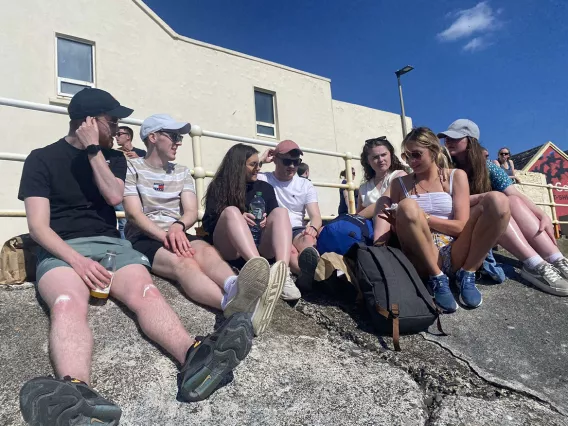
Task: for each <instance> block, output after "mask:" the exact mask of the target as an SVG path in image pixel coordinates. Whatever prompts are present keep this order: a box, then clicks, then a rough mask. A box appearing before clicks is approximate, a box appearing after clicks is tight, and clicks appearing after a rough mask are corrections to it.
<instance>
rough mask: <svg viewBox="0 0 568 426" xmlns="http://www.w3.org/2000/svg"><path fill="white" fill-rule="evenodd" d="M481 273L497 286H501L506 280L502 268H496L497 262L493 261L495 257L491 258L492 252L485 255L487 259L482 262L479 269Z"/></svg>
mask: <svg viewBox="0 0 568 426" xmlns="http://www.w3.org/2000/svg"><path fill="white" fill-rule="evenodd" d="M481 273H482V274H483V275H488V276H489V277H490V278H491V279H492V280H493V281H495V282H496V283H498V284H501V283H502V282H503V281H505V280H506V279H507V278H506V277H505V271H503V268H501V267H500V266H497V261H496V260H495V257H493V250H489V253H487V257H486V258H485V260H484V261H483V266H482V267H481Z"/></svg>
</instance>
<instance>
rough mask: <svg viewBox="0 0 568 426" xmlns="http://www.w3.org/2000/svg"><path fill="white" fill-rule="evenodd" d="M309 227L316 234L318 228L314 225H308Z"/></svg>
mask: <svg viewBox="0 0 568 426" xmlns="http://www.w3.org/2000/svg"><path fill="white" fill-rule="evenodd" d="M310 228H312V229H313V230H314V231H316V234H317V233H318V232H319V229H318V228H316V227H315V226H314V225H310Z"/></svg>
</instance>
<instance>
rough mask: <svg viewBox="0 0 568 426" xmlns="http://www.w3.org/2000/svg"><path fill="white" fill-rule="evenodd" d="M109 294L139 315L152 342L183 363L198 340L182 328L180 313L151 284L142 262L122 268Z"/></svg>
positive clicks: (139, 320) (114, 279)
mask: <svg viewBox="0 0 568 426" xmlns="http://www.w3.org/2000/svg"><path fill="white" fill-rule="evenodd" d="M110 294H111V295H112V296H113V297H116V298H117V299H118V300H120V301H121V302H122V303H124V304H125V305H126V306H127V307H128V308H129V309H130V310H132V311H133V312H134V313H135V314H136V317H137V318H138V323H139V324H140V328H141V329H142V331H143V332H144V334H146V336H148V337H149V338H150V339H151V340H152V341H154V342H156V343H157V344H158V345H160V346H161V347H162V348H164V349H165V350H166V351H167V352H169V353H170V354H172V355H173V356H174V357H175V358H176V359H177V360H178V361H179V362H180V363H183V362H184V361H185V355H186V353H187V350H188V349H189V347H190V345H192V344H193V342H194V341H195V340H194V339H193V338H192V337H191V336H190V335H189V334H188V333H187V331H185V329H184V328H183V325H182V324H181V321H180V320H179V318H178V316H177V315H176V314H175V312H174V311H173V310H172V308H171V307H170V306H169V305H168V303H167V302H166V300H165V299H164V298H163V296H162V294H161V293H160V291H159V290H158V289H157V288H156V287H155V286H154V284H153V283H152V277H150V274H149V273H148V271H146V268H144V267H143V266H142V265H128V266H125V267H124V268H121V269H119V270H118V271H117V272H116V273H115V274H114V278H113V283H112V287H111V289H110Z"/></svg>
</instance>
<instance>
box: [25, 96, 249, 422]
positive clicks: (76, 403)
mask: <svg viewBox="0 0 568 426" xmlns="http://www.w3.org/2000/svg"><path fill="white" fill-rule="evenodd" d="M68 111H69V118H70V122H69V133H68V135H67V136H65V137H63V138H61V139H60V140H59V141H57V142H55V143H53V144H50V145H48V146H45V147H43V148H39V149H36V150H33V151H32V152H31V153H30V155H29V156H28V157H27V159H26V161H25V163H24V170H23V172H22V178H21V182H20V189H19V193H18V198H19V199H20V200H23V201H24V204H25V208H26V213H27V220H28V227H29V230H30V235H31V236H32V238H33V239H34V240H35V241H36V242H37V243H38V244H39V246H40V248H39V250H38V252H37V258H38V263H37V268H36V278H37V291H38V294H39V297H41V299H42V300H43V301H44V302H45V303H46V304H47V306H48V308H49V316H50V333H49V355H50V356H51V361H52V364H53V367H54V370H55V374H56V377H37V378H34V379H31V380H29V381H28V382H26V383H25V384H24V385H23V387H22V389H21V390H20V409H21V411H22V416H23V418H24V420H25V421H26V423H28V424H33V425H39V424H42V425H43V424H49V425H55V424H69V421H70V420H69V419H75V420H77V421H78V422H80V423H83V424H118V422H119V420H120V417H121V413H122V412H121V409H120V407H119V406H117V405H116V404H114V403H112V402H111V401H109V400H107V399H105V398H103V397H102V396H101V395H100V394H99V393H97V392H96V391H95V390H93V389H92V388H91V387H90V385H89V383H90V379H91V363H92V353H93V334H92V332H91V328H90V327H89V321H88V318H87V315H88V312H89V297H90V291H92V290H96V289H103V288H107V287H108V286H110V285H111V283H112V286H111V287H110V289H109V291H110V297H112V298H115V299H117V300H118V301H120V302H121V303H122V304H124V306H125V307H126V308H128V309H129V310H130V311H131V312H132V314H133V318H135V319H136V321H137V323H138V325H139V327H140V330H141V331H142V332H143V333H144V334H145V335H146V336H147V337H148V339H149V340H151V341H153V342H155V343H156V344H157V345H159V346H160V347H161V348H163V350H164V351H165V352H167V353H169V354H170V355H171V356H172V357H173V358H175V359H176V360H177V362H178V363H179V365H180V366H181V369H180V373H179V376H178V387H179V393H180V398H181V399H183V400H186V401H198V400H202V399H205V398H207V397H208V396H209V395H210V394H211V393H212V392H213V391H214V390H215V389H216V388H217V386H218V384H219V383H220V381H221V380H222V379H223V378H224V377H225V376H226V375H227V374H228V373H229V372H230V371H231V370H232V369H233V368H234V367H235V366H236V365H237V364H238V363H239V362H240V361H241V360H242V359H244V357H245V356H246V355H247V354H248V352H249V351H250V349H251V347H252V337H253V329H252V324H251V321H250V314H241V313H239V314H235V315H234V316H232V317H231V318H230V319H228V320H227V322H225V324H223V325H222V326H221V327H220V328H218V329H217V331H215V332H213V333H212V334H210V335H209V336H206V337H205V338H203V339H199V338H194V337H192V336H190V335H189V333H188V332H187V331H186V330H185V328H184V326H183V325H182V323H181V321H180V319H179V317H178V316H177V315H176V313H175V312H174V311H173V310H172V308H171V307H170V306H169V305H168V303H167V302H166V300H165V299H164V297H163V296H162V295H161V293H160V291H159V290H158V288H157V287H156V286H154V284H153V282H152V277H151V276H150V274H149V273H148V270H147V267H149V266H150V264H149V262H148V259H147V258H146V257H145V256H143V255H142V254H141V253H139V252H138V251H136V250H134V249H133V248H132V245H131V244H130V242H128V241H125V240H121V239H119V238H118V236H119V234H118V231H117V229H116V216H115V212H114V209H113V207H112V206H114V205H117V204H119V203H120V202H121V201H122V197H123V194H124V180H125V178H126V159H125V157H124V155H122V154H120V153H119V152H117V151H115V150H112V149H111V148H112V144H113V135H114V133H115V132H116V131H117V128H118V120H119V119H120V118H125V117H128V116H129V115H130V114H132V112H133V111H132V109H130V108H126V107H124V106H122V105H120V103H119V102H118V101H117V100H116V99H115V98H114V97H113V96H112V95H111V94H110V93H108V92H105V91H104V90H100V89H94V88H85V89H83V90H81V91H80V92H78V93H77V94H76V95H75V96H74V97H73V98H72V99H71V101H70V103H69V106H68ZM108 251H111V252H114V253H115V259H116V270H115V271H114V272H112V273H111V272H109V271H108V270H107V269H105V268H104V267H103V266H102V265H101V264H100V263H99V262H100V261H101V260H102V259H103V258H104V257H105V255H106V254H107V252H108ZM99 313H100V314H101V315H103V316H106V314H105V313H103V312H99ZM110 319H112V318H106V320H105V322H106V324H105V326H107V327H112V326H113V324H112V321H109V320H110ZM220 348H222V351H221V352H219V350H220ZM227 352H231V353H232V354H233V356H232V357H231V358H230V360H229V359H228V358H227V356H226V355H224V354H226V353H227ZM227 361H229V362H227ZM111 362H113V363H117V365H118V364H120V356H117V357H116V358H113V360H112V361H111ZM117 368H119V367H117ZM213 371H214V373H212V372H213ZM130 379H133V378H130V377H128V378H120V380H130ZM134 379H135V378H134ZM73 423H76V422H75V421H73Z"/></svg>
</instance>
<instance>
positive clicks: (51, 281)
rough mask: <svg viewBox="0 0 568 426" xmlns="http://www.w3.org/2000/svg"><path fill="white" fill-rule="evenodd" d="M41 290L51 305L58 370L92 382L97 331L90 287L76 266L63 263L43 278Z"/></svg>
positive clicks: (52, 349)
mask: <svg viewBox="0 0 568 426" xmlns="http://www.w3.org/2000/svg"><path fill="white" fill-rule="evenodd" d="M38 290H39V294H40V296H41V298H42V299H43V300H44V301H45V303H47V306H48V307H49V315H50V319H51V328H50V332H49V349H50V354H51V360H52V362H53V366H54V367H55V374H56V375H57V377H60V378H61V377H64V376H71V377H73V378H75V379H79V380H82V381H84V382H85V383H89V381H90V376H91V355H92V351H93V335H92V333H91V329H90V328H89V323H88V322H87V312H88V310H89V289H88V287H87V286H86V285H85V284H84V283H83V280H82V279H81V278H80V277H79V275H77V273H76V272H75V271H74V270H73V269H72V268H68V267H59V268H54V269H52V270H50V271H49V272H47V273H46V274H45V275H44V276H43V277H42V278H41V280H40V282H39V285H38Z"/></svg>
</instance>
